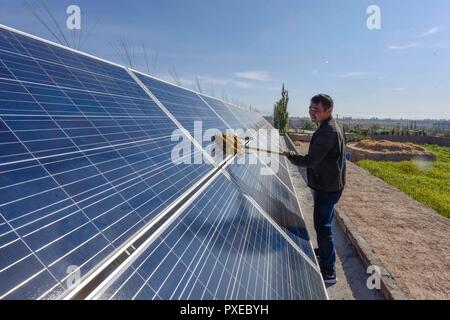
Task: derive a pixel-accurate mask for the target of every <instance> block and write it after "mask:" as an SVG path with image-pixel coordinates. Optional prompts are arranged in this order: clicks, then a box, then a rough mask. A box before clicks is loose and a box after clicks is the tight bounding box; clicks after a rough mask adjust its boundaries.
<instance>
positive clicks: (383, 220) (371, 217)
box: [339, 163, 450, 299]
mask: <svg viewBox="0 0 450 320" xmlns="http://www.w3.org/2000/svg"><path fill="white" fill-rule="evenodd" d="M339 208H340V209H341V210H343V211H344V212H345V214H346V215H347V216H348V217H349V218H350V220H351V221H352V223H353V224H354V225H355V226H356V227H357V229H358V231H359V233H360V234H361V235H362V236H363V238H364V239H365V240H366V241H367V243H368V244H369V246H370V247H371V248H372V250H373V251H374V252H375V254H376V255H377V256H378V257H379V258H380V259H381V261H382V262H383V264H384V265H385V267H386V268H387V269H388V270H389V272H390V273H391V274H392V275H393V276H394V278H395V279H396V281H397V283H398V285H399V286H400V288H401V289H402V290H403V291H404V293H405V294H406V296H407V297H408V298H410V299H450V220H449V219H447V218H445V217H442V216H440V215H439V214H438V213H437V212H435V211H434V210H433V209H431V208H430V207H427V206H425V205H423V204H421V203H420V202H417V201H416V200H414V199H412V198H410V197H409V196H407V195H406V194H404V193H403V192H401V191H400V190H398V189H396V188H394V187H391V186H389V185H388V184H386V183H385V182H383V181H382V180H381V179H379V178H377V177H375V176H373V175H371V174H370V173H368V172H367V171H365V170H364V169H362V168H360V167H358V166H357V165H355V164H353V163H348V172H347V186H346V188H345V191H344V194H343V197H342V198H341V201H340V203H339Z"/></svg>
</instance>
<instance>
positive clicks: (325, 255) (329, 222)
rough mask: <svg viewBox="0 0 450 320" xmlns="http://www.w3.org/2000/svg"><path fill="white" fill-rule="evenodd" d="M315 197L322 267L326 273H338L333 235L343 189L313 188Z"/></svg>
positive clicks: (316, 226)
mask: <svg viewBox="0 0 450 320" xmlns="http://www.w3.org/2000/svg"><path fill="white" fill-rule="evenodd" d="M312 194H313V199H314V229H315V230H316V235H317V245H318V249H319V256H320V261H319V263H320V269H321V270H322V272H324V273H326V274H330V275H331V274H332V275H334V274H336V269H335V263H336V252H335V246H334V237H333V230H332V227H333V219H334V207H335V205H336V203H337V202H338V201H339V199H340V197H341V195H342V191H338V192H325V191H317V190H312Z"/></svg>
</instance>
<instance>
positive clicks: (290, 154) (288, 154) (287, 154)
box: [283, 151, 297, 157]
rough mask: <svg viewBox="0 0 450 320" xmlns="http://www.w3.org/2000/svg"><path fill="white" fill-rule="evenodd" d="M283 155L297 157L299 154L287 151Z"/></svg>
mask: <svg viewBox="0 0 450 320" xmlns="http://www.w3.org/2000/svg"><path fill="white" fill-rule="evenodd" d="M283 154H284V155H285V156H286V157H292V156H296V155H297V152H295V151H285V152H283Z"/></svg>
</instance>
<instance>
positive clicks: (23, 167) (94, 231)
mask: <svg viewBox="0 0 450 320" xmlns="http://www.w3.org/2000/svg"><path fill="white" fill-rule="evenodd" d="M133 72H134V71H131V70H127V69H126V68H124V67H121V66H118V65H115V64H112V63H108V62H105V61H102V60H100V59H96V58H94V57H90V56H88V55H85V54H81V53H78V52H75V51H73V50H68V49H66V48H62V47H60V46H56V45H53V44H50V43H48V42H45V41H41V40H39V39H36V38H33V37H31V36H27V35H25V34H22V33H20V32H16V31H13V30H11V29H9V28H4V27H0V150H1V153H0V256H1V257H2V259H0V284H1V285H0V298H7V299H14V298H33V299H38V298H42V299H51V298H52V299H54V298H60V297H62V296H63V295H64V294H66V293H67V292H68V291H70V290H71V289H72V288H71V287H70V283H69V282H70V278H71V277H72V276H74V275H75V274H76V273H77V272H80V274H81V276H82V277H83V279H84V278H85V277H86V276H87V275H89V274H90V273H91V272H93V271H94V270H98V269H99V267H101V266H102V265H103V264H104V262H105V261H106V258H108V257H111V256H112V255H113V254H115V253H117V252H118V249H119V247H121V246H123V245H124V244H126V243H128V241H129V239H130V238H131V237H133V236H136V234H138V231H139V230H142V228H144V227H146V226H148V225H149V222H150V221H152V219H154V218H155V217H156V216H157V215H158V214H160V213H161V212H163V211H164V210H165V209H167V208H169V207H170V206H171V205H172V206H173V205H174V204H175V203H176V202H177V201H178V200H180V199H181V198H182V197H186V196H187V195H188V194H190V193H189V192H188V190H190V188H192V186H193V185H194V184H195V183H197V182H199V181H201V180H202V179H205V177H206V176H210V175H211V172H213V170H215V171H214V172H217V170H219V169H217V164H216V166H213V165H211V164H208V163H201V164H191V163H190V162H189V161H188V162H184V163H178V164H175V163H173V161H172V160H173V159H172V158H171V156H172V151H173V149H174V147H175V145H177V143H178V141H172V139H171V136H172V133H173V132H174V131H175V130H177V129H180V128H179V127H178V125H177V123H179V124H181V125H182V126H183V127H184V128H185V129H187V131H188V132H189V133H190V134H191V135H193V136H194V138H196V139H197V142H198V143H199V144H200V145H201V146H202V147H203V148H202V149H199V148H197V147H196V146H195V145H194V147H193V154H189V155H184V157H186V158H189V159H190V160H192V159H194V158H195V157H196V156H197V155H199V154H202V153H203V152H205V151H209V149H210V148H211V146H212V145H211V141H210V140H209V139H207V138H206V139H201V138H198V137H197V136H195V134H194V131H193V129H194V121H201V122H202V126H203V130H207V129H212V128H214V129H218V130H220V131H222V132H223V131H225V130H226V129H229V128H232V129H237V128H245V129H249V128H251V129H267V128H270V127H271V126H270V125H269V124H268V123H267V121H265V120H264V119H263V118H262V117H261V116H260V115H259V114H257V113H254V112H252V111H250V110H244V109H242V108H239V107H236V106H233V105H231V104H229V103H226V102H223V101H220V100H218V99H214V98H211V97H208V96H206V95H201V94H198V93H195V92H193V91H190V90H186V89H183V88H180V87H178V86H174V85H170V84H168V83H165V82H163V81H160V80H158V79H155V78H152V77H150V76H146V75H144V74H141V73H137V72H135V73H133ZM136 77H137V78H138V79H139V81H136ZM141 82H142V83H143V84H144V85H145V88H143V87H142V86H141V85H142V83H141ZM153 97H156V98H157V99H158V101H154V100H153ZM166 112H169V113H170V115H168V114H167V113H166ZM184 138H185V139H187V138H188V137H186V136H184ZM188 140H189V139H188ZM277 140H279V138H278V137H276V138H272V145H273V146H274V147H279V141H277ZM197 145H198V144H197ZM191 148H192V146H191ZM191 150H192V149H191ZM186 160H187V159H186ZM284 161H285V160H284V159H282V160H281V161H280V163H279V167H280V169H281V171H280V172H279V173H277V175H271V176H262V175H261V174H260V169H261V168H263V167H264V166H265V165H264V164H262V163H261V162H260V161H259V162H258V163H257V164H256V165H252V164H245V165H238V164H231V165H230V166H228V167H227V169H226V172H227V173H226V174H225V175H227V176H225V175H224V174H222V173H220V172H219V173H215V175H214V177H213V178H212V181H211V182H210V183H211V185H210V186H209V187H208V188H207V189H205V190H204V191H202V192H201V193H200V194H199V195H198V197H196V198H195V199H193V202H192V203H191V204H190V205H189V206H188V207H187V208H186V209H185V210H183V211H180V210H178V209H177V210H178V211H177V210H175V209H174V210H175V211H174V212H171V213H170V214H174V215H176V219H175V220H174V221H173V222H171V223H170V224H168V227H167V229H165V230H164V231H162V233H161V234H159V236H158V238H157V239H156V240H155V241H153V242H150V243H149V246H148V248H145V251H144V252H143V253H142V254H140V255H138V256H137V257H136V259H135V260H134V261H133V263H132V264H131V266H130V267H129V268H122V269H121V270H120V271H121V272H120V273H118V274H117V278H115V281H114V282H112V283H108V284H107V285H106V286H105V287H104V291H102V292H101V294H99V295H98V296H97V298H108V299H109V298H113V299H120V298H122V299H131V298H132V299H161V298H162V299H215V298H220V299H236V298H239V299H311V298H326V292H325V291H324V288H323V284H322V281H321V277H320V274H319V272H318V271H317V267H316V266H314V265H313V264H312V263H311V261H310V260H309V258H308V256H309V257H311V254H312V253H311V245H310V243H309V242H308V240H307V239H308V238H307V233H306V229H305V228H304V225H302V223H303V221H302V219H301V217H300V208H299V207H298V203H297V201H296V198H295V194H294V193H293V192H292V185H291V182H290V178H289V176H288V172H287V169H286V168H287V167H286V163H285V162H284ZM228 174H229V175H231V176H232V179H233V181H232V180H230V179H229V177H228ZM175 208H176V207H175ZM294 217H296V218H294ZM119 268H120V266H119ZM76 289H77V288H76Z"/></svg>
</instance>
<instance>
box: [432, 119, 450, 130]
mask: <svg viewBox="0 0 450 320" xmlns="http://www.w3.org/2000/svg"><path fill="white" fill-rule="evenodd" d="M433 129H434V130H437V131H450V121H440V122H435V123H433Z"/></svg>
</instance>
